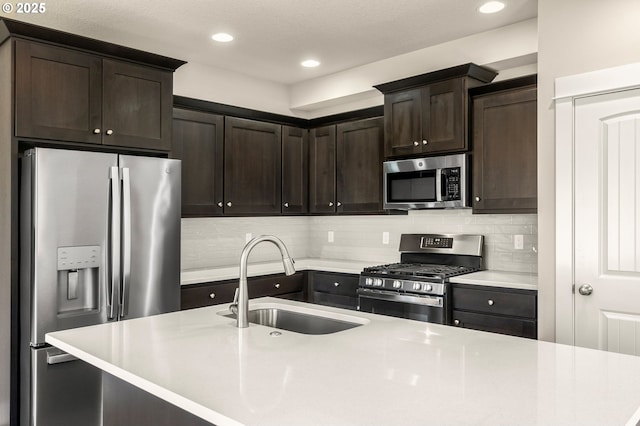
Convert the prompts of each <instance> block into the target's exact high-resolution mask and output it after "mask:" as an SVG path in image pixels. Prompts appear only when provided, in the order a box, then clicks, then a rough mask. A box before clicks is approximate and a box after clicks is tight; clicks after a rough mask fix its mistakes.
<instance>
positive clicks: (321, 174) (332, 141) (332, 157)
mask: <svg viewBox="0 0 640 426" xmlns="http://www.w3.org/2000/svg"><path fill="white" fill-rule="evenodd" d="M335 211H336V126H335V125H330V126H324V127H318V128H316V129H311V132H310V136H309V212H310V213H335Z"/></svg>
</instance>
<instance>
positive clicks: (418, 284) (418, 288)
mask: <svg viewBox="0 0 640 426" xmlns="http://www.w3.org/2000/svg"><path fill="white" fill-rule="evenodd" d="M421 288H422V285H421V284H420V283H413V289H414V290H420V289H421Z"/></svg>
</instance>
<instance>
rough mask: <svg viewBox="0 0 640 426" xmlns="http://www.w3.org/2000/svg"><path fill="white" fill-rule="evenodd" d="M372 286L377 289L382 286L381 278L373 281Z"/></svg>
mask: <svg viewBox="0 0 640 426" xmlns="http://www.w3.org/2000/svg"><path fill="white" fill-rule="evenodd" d="M373 285H375V286H378V287H381V286H382V278H376V279H375V280H374V281H373Z"/></svg>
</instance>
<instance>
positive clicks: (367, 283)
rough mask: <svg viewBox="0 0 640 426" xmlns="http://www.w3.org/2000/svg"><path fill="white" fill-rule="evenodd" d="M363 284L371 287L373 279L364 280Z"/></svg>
mask: <svg viewBox="0 0 640 426" xmlns="http://www.w3.org/2000/svg"><path fill="white" fill-rule="evenodd" d="M364 283H365V284H366V285H373V278H365V280H364Z"/></svg>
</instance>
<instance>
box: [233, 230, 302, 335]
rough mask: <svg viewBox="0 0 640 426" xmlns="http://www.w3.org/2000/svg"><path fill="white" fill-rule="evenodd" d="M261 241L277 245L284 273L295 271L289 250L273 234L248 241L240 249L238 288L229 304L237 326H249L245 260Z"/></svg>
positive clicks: (289, 273) (288, 273)
mask: <svg viewBox="0 0 640 426" xmlns="http://www.w3.org/2000/svg"><path fill="white" fill-rule="evenodd" d="M263 241H268V242H270V243H272V244H274V245H275V246H276V247H278V250H280V256H281V257H282V264H283V266H284V273H285V274H286V275H292V274H294V273H295V272H296V268H295V267H294V266H293V264H294V261H293V259H292V258H291V257H290V256H289V251H288V250H287V247H286V246H285V245H284V243H283V242H282V240H280V239H279V238H277V237H274V236H273V235H260V236H258V237H255V238H254V239H252V240H251V241H249V242H248V243H247V244H246V245H245V246H244V248H243V249H242V254H241V255H240V281H239V282H238V290H237V291H236V294H235V297H234V300H233V303H232V304H231V306H230V310H231V311H232V312H235V313H236V316H237V319H238V320H237V327H238V328H246V327H248V326H249V294H248V288H247V260H248V259H249V253H251V250H253V248H254V247H255V246H257V245H258V244H260V243H261V242H263Z"/></svg>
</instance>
